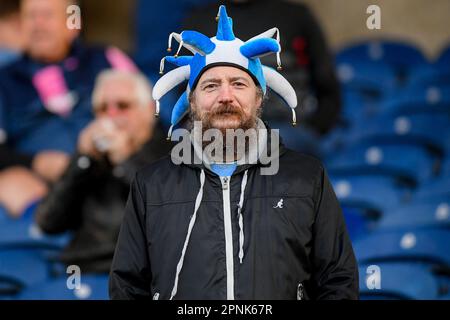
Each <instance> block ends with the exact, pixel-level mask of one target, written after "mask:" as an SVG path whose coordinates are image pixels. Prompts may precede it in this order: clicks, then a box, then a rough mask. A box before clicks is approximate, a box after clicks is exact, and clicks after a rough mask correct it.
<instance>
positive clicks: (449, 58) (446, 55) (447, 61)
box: [435, 45, 450, 69]
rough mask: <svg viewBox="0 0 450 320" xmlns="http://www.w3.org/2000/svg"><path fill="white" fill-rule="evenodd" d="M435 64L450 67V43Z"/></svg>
mask: <svg viewBox="0 0 450 320" xmlns="http://www.w3.org/2000/svg"><path fill="white" fill-rule="evenodd" d="M435 64H436V66H437V67H440V68H446V69H450V45H449V46H448V47H447V48H444V49H443V50H442V52H441V54H440V55H439V58H438V60H437V61H436V63H435Z"/></svg>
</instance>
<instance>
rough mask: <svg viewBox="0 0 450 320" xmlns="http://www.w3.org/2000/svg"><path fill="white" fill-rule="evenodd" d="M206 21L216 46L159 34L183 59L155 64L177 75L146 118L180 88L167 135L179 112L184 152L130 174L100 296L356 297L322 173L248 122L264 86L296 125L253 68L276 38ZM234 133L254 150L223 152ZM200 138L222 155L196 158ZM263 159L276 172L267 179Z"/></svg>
mask: <svg viewBox="0 0 450 320" xmlns="http://www.w3.org/2000/svg"><path fill="white" fill-rule="evenodd" d="M217 20H218V32H217V35H216V37H213V38H208V37H206V36H204V35H202V34H200V33H198V32H195V31H184V32H182V33H181V34H177V33H174V34H171V36H170V39H169V43H170V40H171V39H172V38H174V39H176V40H177V41H179V42H180V44H181V46H185V47H186V48H187V49H189V50H191V51H192V52H193V53H194V56H192V57H190V56H189V57H186V56H184V57H178V56H177V54H176V55H175V56H173V57H165V58H164V60H163V61H162V63H161V67H162V68H161V71H162V69H163V64H164V62H165V61H169V62H171V63H174V64H176V65H177V66H179V68H177V69H174V70H172V71H170V72H169V73H167V74H166V75H164V76H163V77H162V78H161V79H160V80H159V81H158V82H157V83H156V84H155V87H154V89H153V98H154V99H155V100H156V104H157V110H158V104H159V99H160V98H161V97H162V96H163V95H164V94H165V93H166V92H167V91H169V90H171V89H172V88H174V87H175V86H176V85H177V84H179V83H181V82H183V80H188V81H189V84H188V86H187V90H186V92H185V93H184V94H183V95H182V96H181V97H180V99H179V100H178V102H177V104H176V105H175V107H174V109H173V114H172V126H176V125H177V124H178V123H179V122H180V119H182V118H183V116H184V115H185V114H187V113H189V114H190V116H191V119H192V120H194V127H193V128H192V131H191V135H190V136H189V137H190V146H191V149H190V150H189V151H192V152H186V150H185V149H184V151H183V154H182V155H181V154H180V153H179V152H174V150H176V147H177V146H175V147H174V149H173V150H172V154H171V156H170V157H166V158H163V159H162V160H160V161H158V162H156V163H155V164H153V165H150V166H148V167H146V168H145V169H143V170H141V171H139V172H138V173H137V174H136V176H135V180H134V182H133V184H132V187H131V191H130V195H129V199H128V203H127V207H126V212H125V216H124V220H123V223H122V227H121V231H120V235H119V240H118V243H117V246H116V251H115V256H114V259H113V264H112V268H111V273H110V297H111V298H112V299H137V298H153V299H154V300H158V299H189V300H190V299H200V300H206V299H229V300H233V299H245V300H248V299H357V298H358V268H357V264H356V261H355V257H354V253H353V249H352V245H351V243H350V240H349V236H348V233H347V230H346V226H345V222H344V219H343V215H342V211H341V208H340V206H339V203H338V201H337V199H336V196H335V194H334V191H333V189H332V186H331V184H330V182H329V179H328V176H327V174H326V171H325V169H324V167H323V165H322V164H321V163H320V162H319V161H318V160H316V159H314V158H312V157H308V156H305V155H302V154H299V153H296V152H293V151H291V150H288V149H287V148H285V147H284V146H283V144H282V143H281V142H280V138H279V137H278V136H277V134H276V131H274V130H268V129H269V128H268V126H267V125H266V124H265V123H263V122H262V121H261V120H260V119H259V117H258V116H259V114H260V110H261V106H262V102H263V100H264V96H265V94H266V88H267V87H270V88H271V89H272V90H273V91H275V92H276V93H278V94H280V96H281V97H282V98H283V99H284V100H285V101H286V103H287V105H288V106H289V107H290V108H291V110H292V116H293V122H294V123H295V121H296V117H295V110H294V109H295V107H296V97H295V91H294V90H293V89H292V87H291V86H290V84H289V83H288V82H287V81H286V80H285V79H284V78H283V77H282V76H281V75H280V74H279V73H278V72H277V71H275V70H273V69H269V68H267V67H265V66H263V65H261V62H260V60H259V57H260V56H262V55H266V54H268V53H276V54H277V56H278V58H279V52H280V47H279V41H278V40H275V39H272V38H271V37H272V36H273V35H275V33H276V32H277V30H276V28H274V29H271V30H268V31H267V32H264V33H262V34H261V35H259V36H256V37H254V38H252V39H250V40H248V41H246V42H243V41H241V40H240V39H237V38H236V37H235V36H234V34H233V30H232V23H231V19H230V18H229V17H228V16H227V14H226V10H225V7H224V6H221V7H220V9H219V15H218V19H217ZM277 38H278V37H277ZM181 46H180V47H181ZM278 62H279V65H280V66H281V62H280V61H279V59H278ZM196 123H200V124H201V129H200V136H201V137H200V138H198V137H196V136H199V135H198V134H196V132H195V131H196V125H195V124H196ZM172 129H173V127H171V131H172ZM210 130H213V131H215V132H213V133H212V134H211V133H210ZM235 130H236V131H238V130H241V131H240V132H241V133H242V132H245V131H248V130H250V131H253V132H257V134H256V135H255V136H256V142H255V143H247V145H246V146H244V147H243V146H239V145H238V146H237V147H233V144H232V143H231V142H232V141H233V140H235V139H232V140H230V139H228V135H227V133H228V132H229V131H235ZM174 133H175V132H174ZM205 135H207V136H208V137H206V138H205ZM212 136H214V140H222V141H223V140H225V143H224V144H223V149H225V151H227V150H230V149H231V151H232V152H225V153H227V154H228V155H229V154H231V156H228V157H225V156H223V153H222V154H221V152H217V151H220V148H217V147H216V148H214V149H215V151H216V152H208V149H209V148H208V147H209V145H205V143H204V141H207V140H208V139H211V137H212ZM237 136H238V140H239V141H246V139H239V134H237ZM220 138H222V139H220ZM183 140H184V139H183ZM211 140H212V139H211ZM244 144H245V142H244ZM239 149H241V150H244V152H243V154H242V153H241V154H240V153H239V152H238V151H239ZM269 150H270V152H269ZM218 154H219V155H220V154H221V155H220V156H218ZM273 162H278V163H279V165H278V166H276V167H275V168H271V169H272V170H267V169H269V168H270V166H271V164H272V163H273Z"/></svg>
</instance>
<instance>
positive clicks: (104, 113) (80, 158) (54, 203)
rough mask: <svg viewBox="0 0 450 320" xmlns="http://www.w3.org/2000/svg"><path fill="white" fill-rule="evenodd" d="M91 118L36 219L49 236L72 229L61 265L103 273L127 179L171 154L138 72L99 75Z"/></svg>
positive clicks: (146, 85)
mask: <svg viewBox="0 0 450 320" xmlns="http://www.w3.org/2000/svg"><path fill="white" fill-rule="evenodd" d="M92 103H93V108H94V113H95V120H93V121H92V122H91V123H90V124H89V125H88V126H87V127H86V128H85V129H84V130H83V131H82V132H81V134H80V137H79V139H78V151H77V154H76V155H74V156H73V157H72V159H71V161H70V163H69V166H68V169H67V170H66V171H65V172H64V174H63V176H62V178H61V179H60V180H59V181H58V182H57V183H56V184H55V185H54V187H53V188H52V189H51V191H50V192H49V194H48V196H47V197H45V198H44V200H43V201H42V202H41V203H40V205H39V206H38V207H37V211H36V216H35V217H36V221H37V223H38V225H39V226H40V228H41V229H42V230H43V231H45V232H47V233H50V234H55V233H61V232H65V231H68V230H74V231H75V235H74V238H73V239H72V241H71V243H70V244H69V245H68V246H67V247H66V249H65V250H64V251H63V252H62V254H61V256H60V260H61V262H63V263H65V264H67V265H71V264H76V265H78V266H80V268H81V270H82V271H83V272H108V271H109V268H110V264H111V260H112V257H113V253H114V248H115V244H116V240H117V237H118V233H119V228H120V224H121V222H122V216H123V212H124V209H125V203H126V199H127V195H128V191H129V185H130V182H131V180H132V179H133V178H134V175H135V173H136V171H137V170H138V169H140V168H141V167H143V166H144V165H146V164H148V163H150V162H152V161H153V160H156V159H158V158H160V157H162V156H163V155H165V154H166V153H168V152H169V150H170V145H171V144H170V143H168V142H167V141H165V139H164V132H163V131H162V129H161V128H160V127H159V124H158V123H157V122H156V120H155V117H154V113H155V104H154V102H153V101H152V100H151V88H150V84H149V83H148V81H147V80H146V78H145V77H144V76H143V75H141V74H135V73H129V72H123V71H117V70H108V71H104V72H102V73H101V74H100V75H99V78H98V80H97V83H96V86H95V89H94V93H93V99H92Z"/></svg>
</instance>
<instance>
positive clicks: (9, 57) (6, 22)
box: [0, 0, 24, 67]
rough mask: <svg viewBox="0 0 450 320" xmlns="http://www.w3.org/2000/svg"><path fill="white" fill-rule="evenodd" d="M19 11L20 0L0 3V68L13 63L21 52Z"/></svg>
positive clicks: (22, 41)
mask: <svg viewBox="0 0 450 320" xmlns="http://www.w3.org/2000/svg"><path fill="white" fill-rule="evenodd" d="M19 11H20V0H2V1H1V2H0V67H2V66H5V65H7V64H8V63H10V62H12V61H14V60H15V59H16V58H18V56H19V55H20V52H22V50H23V47H24V39H23V33H22V30H21V26H20V15H19Z"/></svg>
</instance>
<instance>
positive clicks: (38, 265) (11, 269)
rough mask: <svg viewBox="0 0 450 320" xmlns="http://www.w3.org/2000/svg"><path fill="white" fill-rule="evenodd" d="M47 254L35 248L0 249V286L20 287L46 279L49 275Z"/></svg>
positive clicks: (47, 252)
mask: <svg viewBox="0 0 450 320" xmlns="http://www.w3.org/2000/svg"><path fill="white" fill-rule="evenodd" d="M49 254H50V252H49V251H44V250H37V249H5V248H3V249H1V250H0V288H2V287H5V286H8V285H11V284H13V285H16V286H18V287H19V289H20V288H21V287H26V286H30V285H32V284H35V283H39V282H41V281H44V280H46V279H47V278H48V277H49V275H50V265H49V263H48V260H47V257H48V255H49ZM0 294H1V289H0Z"/></svg>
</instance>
